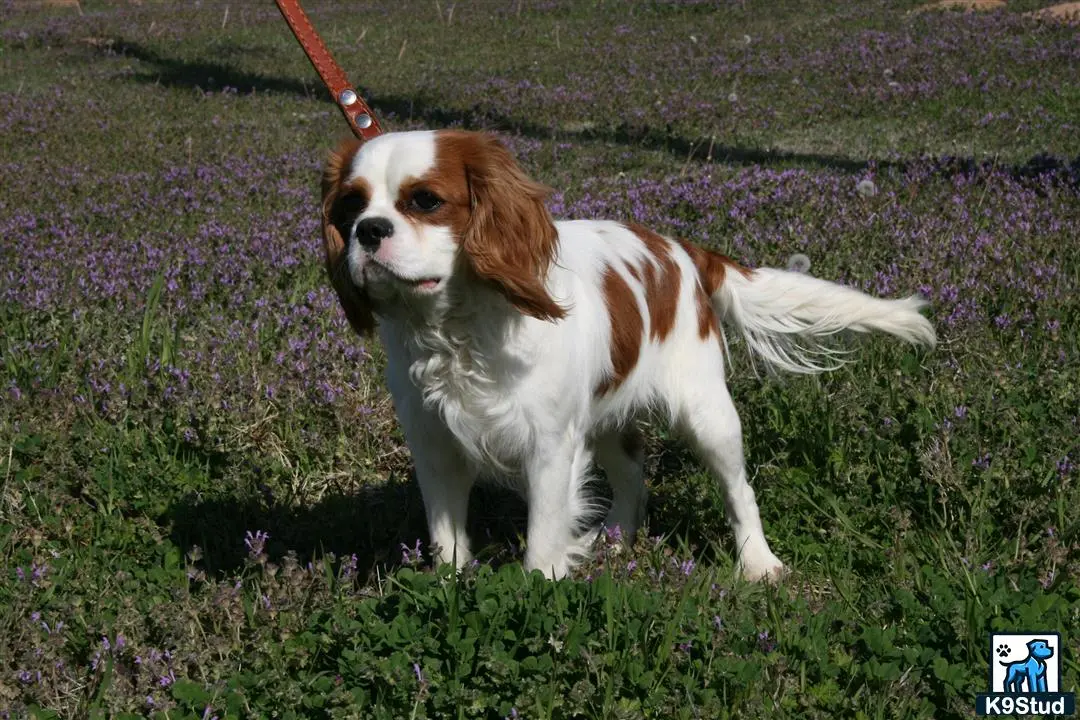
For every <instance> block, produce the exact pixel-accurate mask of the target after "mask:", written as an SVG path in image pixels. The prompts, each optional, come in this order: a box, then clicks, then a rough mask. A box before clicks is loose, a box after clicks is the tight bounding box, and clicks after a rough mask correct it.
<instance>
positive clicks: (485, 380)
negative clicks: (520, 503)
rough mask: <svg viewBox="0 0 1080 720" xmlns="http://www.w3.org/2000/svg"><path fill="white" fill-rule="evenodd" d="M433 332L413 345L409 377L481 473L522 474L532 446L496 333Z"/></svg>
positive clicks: (443, 329)
mask: <svg viewBox="0 0 1080 720" xmlns="http://www.w3.org/2000/svg"><path fill="white" fill-rule="evenodd" d="M472 328H473V334H468V335H466V334H464V333H461V334H458V333H454V331H453V328H452V327H447V326H442V327H440V328H437V329H434V328H429V329H427V330H426V331H424V332H418V333H416V334H415V335H414V336H413V338H412V340H411V342H410V343H409V345H410V347H409V356H410V359H411V361H412V362H411V364H410V366H409V376H410V377H411V379H412V381H413V383H414V384H415V385H416V387H417V388H418V389H419V390H420V394H421V396H422V397H423V401H424V405H425V407H427V408H429V409H433V410H435V411H437V412H438V414H439V417H441V418H442V420H443V422H444V423H445V424H446V426H447V428H448V429H449V430H450V432H451V434H453V436H454V437H455V438H456V439H457V441H458V443H459V444H460V445H461V448H462V450H463V451H464V453H465V455H466V456H467V457H468V458H469V459H470V460H471V461H472V462H474V463H475V464H476V465H477V469H478V470H480V471H482V472H483V471H487V472H489V473H498V474H500V475H503V474H506V473H511V474H516V473H518V472H520V471H521V469H522V468H521V463H522V458H523V457H526V456H527V453H528V452H529V450H530V447H531V445H532V435H533V433H532V431H531V427H532V424H531V423H530V422H529V421H528V418H527V417H526V416H527V414H528V413H527V407H526V405H524V404H523V400H525V399H524V398H521V397H520V393H518V392H516V387H515V386H516V384H517V382H516V380H517V378H515V377H514V375H513V373H512V372H509V371H507V367H512V364H511V365H508V364H507V363H506V360H505V357H502V356H501V355H502V353H503V352H504V351H503V349H502V347H505V345H502V347H500V343H499V342H497V340H496V338H495V337H494V333H492V334H488V333H484V332H483V331H481V332H480V333H476V330H475V328H476V326H475V325H473V326H472Z"/></svg>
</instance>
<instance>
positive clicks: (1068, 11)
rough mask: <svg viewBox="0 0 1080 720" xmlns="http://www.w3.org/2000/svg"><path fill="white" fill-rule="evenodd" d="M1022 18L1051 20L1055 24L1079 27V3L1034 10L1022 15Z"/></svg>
mask: <svg viewBox="0 0 1080 720" xmlns="http://www.w3.org/2000/svg"><path fill="white" fill-rule="evenodd" d="M1024 17H1029V18H1036V19H1037V20H1053V21H1055V22H1063V23H1069V24H1070V25H1080V2H1067V3H1061V4H1060V5H1051V6H1050V7H1047V8H1043V9H1042V10H1034V11H1032V12H1028V13H1024Z"/></svg>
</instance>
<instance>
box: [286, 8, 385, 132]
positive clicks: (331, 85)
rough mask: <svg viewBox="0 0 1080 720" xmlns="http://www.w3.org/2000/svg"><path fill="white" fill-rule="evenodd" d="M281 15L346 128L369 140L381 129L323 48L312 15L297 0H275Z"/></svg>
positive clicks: (342, 72) (373, 114) (323, 45)
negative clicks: (335, 105)
mask: <svg viewBox="0 0 1080 720" xmlns="http://www.w3.org/2000/svg"><path fill="white" fill-rule="evenodd" d="M276 2H277V6H278V10H280V11H281V16H282V17H283V18H285V22H286V23H288V25H289V29H290V30H292V34H293V35H294V36H295V37H296V40H297V41H298V42H299V43H300V47H301V48H303V50H304V53H305V54H306V55H307V56H308V60H310V61H311V66H312V67H314V68H315V72H317V73H318V74H319V77H320V78H321V79H322V81H323V84H324V85H326V89H327V90H329V91H330V97H332V98H334V100H335V101H337V106H338V109H339V110H341V114H342V115H344V116H345V119H346V120H347V121H348V122H349V129H350V130H352V132H353V135H355V136H356V137H357V139H359V140H360V141H361V142H363V141H366V140H370V139H371V138H373V137H375V136H376V135H380V134H382V132H383V128H382V126H381V125H380V124H379V120H378V118H376V117H375V113H373V112H372V111H371V108H370V107H368V105H367V103H366V102H364V98H362V97H360V94H359V93H357V92H356V90H354V89H353V88H354V86H353V84H352V83H350V82H349V78H348V76H346V75H345V71H344V70H342V69H341V66H340V65H338V64H337V63H336V62H334V58H333V56H332V55H331V54H330V51H329V50H327V49H326V44H325V43H323V41H322V38H320V37H319V33H318V32H316V30H315V26H314V25H312V24H311V18H309V17H308V16H307V13H305V12H304V9H303V8H302V7H300V0H276Z"/></svg>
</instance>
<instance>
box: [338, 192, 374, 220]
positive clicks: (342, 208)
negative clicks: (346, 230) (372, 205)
mask: <svg viewBox="0 0 1080 720" xmlns="http://www.w3.org/2000/svg"><path fill="white" fill-rule="evenodd" d="M365 208H367V198H366V197H364V196H363V195H361V194H359V193H352V194H349V195H346V196H345V197H343V198H341V199H340V200H338V201H337V207H336V208H335V214H336V215H337V216H338V217H340V218H342V219H348V218H354V217H356V216H357V215H359V214H360V213H362V212H364V210H365Z"/></svg>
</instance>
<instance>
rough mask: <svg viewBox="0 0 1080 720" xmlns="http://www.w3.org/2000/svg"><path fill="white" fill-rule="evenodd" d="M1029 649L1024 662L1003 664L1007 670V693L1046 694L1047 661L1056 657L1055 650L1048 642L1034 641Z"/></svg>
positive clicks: (1028, 646)
mask: <svg viewBox="0 0 1080 720" xmlns="http://www.w3.org/2000/svg"><path fill="white" fill-rule="evenodd" d="M1027 648H1028V654H1027V657H1026V658H1024V659H1023V660H1015V661H1013V662H1002V663H1001V664H1002V665H1004V666H1005V668H1006V670H1005V692H1011V693H1022V692H1029V693H1044V692H1046V661H1047V660H1048V659H1049V658H1052V657H1053V656H1054V648H1052V647H1050V644H1049V642H1047V641H1046V640H1032V641H1031V642H1029V643H1028V644H1027ZM999 662H1000V661H999ZM1025 684H1026V685H1027V687H1025Z"/></svg>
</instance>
